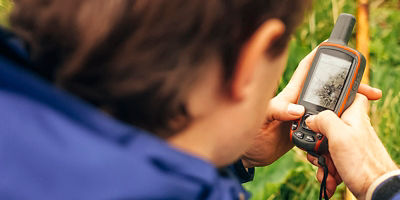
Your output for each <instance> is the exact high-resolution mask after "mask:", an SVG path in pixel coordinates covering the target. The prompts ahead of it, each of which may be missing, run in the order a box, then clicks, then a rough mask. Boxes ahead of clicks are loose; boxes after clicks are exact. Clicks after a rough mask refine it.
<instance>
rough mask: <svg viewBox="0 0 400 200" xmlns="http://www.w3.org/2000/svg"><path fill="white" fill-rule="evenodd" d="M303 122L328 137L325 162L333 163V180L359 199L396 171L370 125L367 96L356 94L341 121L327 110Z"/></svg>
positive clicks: (310, 158) (309, 157)
mask: <svg viewBox="0 0 400 200" xmlns="http://www.w3.org/2000/svg"><path fill="white" fill-rule="evenodd" d="M306 123H307V126H308V127H310V128H311V129H312V130H313V131H315V132H318V133H321V134H323V135H325V136H326V137H327V138H328V144H329V145H328V146H329V152H330V155H328V156H327V157H328V161H327V162H328V163H329V162H333V165H334V167H333V169H334V171H337V173H338V176H336V177H335V179H342V180H343V181H344V183H345V184H346V185H347V187H348V188H349V189H350V191H351V192H352V193H353V194H354V195H355V196H356V197H357V198H358V199H365V195H366V193H367V190H368V188H369V186H370V185H371V184H372V183H373V182H374V181H375V180H376V179H377V178H379V177H380V176H381V175H383V174H385V173H387V172H390V171H394V170H396V169H398V167H397V166H396V164H395V163H394V162H393V161H392V159H391V158H390V156H389V154H388V152H387V151H386V149H385V147H384V146H383V144H382V142H381V141H380V140H379V138H378V136H377V134H376V133H375V130H374V129H373V128H372V126H371V123H370V119H369V116H368V99H367V97H366V96H364V95H362V94H359V93H358V94H357V96H356V98H355V100H354V102H353V104H352V105H351V106H350V107H349V108H348V109H347V110H346V111H345V112H344V113H343V115H342V117H341V118H339V117H338V116H337V115H336V114H335V113H333V112H332V111H329V110H327V111H323V112H321V113H319V114H318V115H314V116H310V117H309V118H307V120H306ZM308 159H309V160H310V161H311V162H312V163H315V162H314V159H315V158H313V157H311V156H308ZM320 171H321V170H319V173H320ZM329 171H330V172H329V173H330V174H336V175H337V173H336V172H333V173H332V172H331V170H329ZM321 172H322V171H321ZM319 176H321V175H320V174H317V177H319ZM321 178H322V177H321ZM328 178H329V176H328ZM320 181H321V180H320Z"/></svg>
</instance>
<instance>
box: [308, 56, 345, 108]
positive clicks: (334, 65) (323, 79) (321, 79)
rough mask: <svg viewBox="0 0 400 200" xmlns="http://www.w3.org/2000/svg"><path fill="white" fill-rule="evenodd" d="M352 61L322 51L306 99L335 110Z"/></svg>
mask: <svg viewBox="0 0 400 200" xmlns="http://www.w3.org/2000/svg"><path fill="white" fill-rule="evenodd" d="M350 66H351V62H350V61H348V60H344V59H341V58H338V57H334V56H330V55H328V54H324V53H321V54H320V56H319V59H318V63H317V66H316V67H315V70H314V73H313V75H312V78H311V81H310V82H309V84H308V87H307V89H306V92H305V95H304V98H303V99H304V101H307V102H309V103H312V104H315V105H318V106H321V107H324V108H327V109H330V110H334V109H335V106H336V103H337V102H338V99H339V96H340V93H341V92H342V89H343V86H344V83H345V81H346V77H347V74H348V73H349V69H350Z"/></svg>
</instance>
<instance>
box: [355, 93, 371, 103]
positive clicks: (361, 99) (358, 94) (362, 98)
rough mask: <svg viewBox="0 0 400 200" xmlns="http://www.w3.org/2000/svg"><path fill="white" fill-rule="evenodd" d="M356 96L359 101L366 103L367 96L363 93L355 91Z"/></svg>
mask: <svg viewBox="0 0 400 200" xmlns="http://www.w3.org/2000/svg"><path fill="white" fill-rule="evenodd" d="M357 97H358V99H359V101H360V102H361V103H364V104H365V103H368V98H367V97H366V96H365V95H363V94H360V93H357Z"/></svg>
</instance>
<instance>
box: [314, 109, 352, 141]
mask: <svg viewBox="0 0 400 200" xmlns="http://www.w3.org/2000/svg"><path fill="white" fill-rule="evenodd" d="M306 123H307V126H308V127H309V128H311V130H313V131H314V132H316V133H321V134H323V135H325V136H326V137H327V138H328V140H331V138H332V137H338V136H339V135H340V133H339V132H341V131H338V130H343V128H345V127H346V126H347V125H346V124H345V123H344V122H343V121H342V120H341V119H340V118H339V117H338V116H337V115H336V114H335V113H334V112H332V111H330V110H325V111H323V112H320V113H319V114H318V115H312V116H310V117H308V118H307V119H306Z"/></svg>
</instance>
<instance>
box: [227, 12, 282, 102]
mask: <svg viewBox="0 0 400 200" xmlns="http://www.w3.org/2000/svg"><path fill="white" fill-rule="evenodd" d="M284 31H285V25H284V24H283V22H282V21H280V20H278V19H270V20H267V21H265V22H264V23H263V24H262V25H261V26H260V27H259V28H258V29H257V31H256V32H255V33H254V34H253V35H252V36H251V37H250V39H249V40H248V41H247V42H246V43H245V44H244V46H243V47H242V49H241V51H240V53H239V57H238V61H237V63H236V66H235V70H234V73H233V78H232V84H231V87H232V88H231V95H232V98H233V99H235V100H241V99H243V97H245V96H246V95H247V93H248V90H249V89H250V85H251V82H252V81H253V77H254V73H255V72H256V67H257V66H258V65H257V64H258V63H260V61H261V59H266V58H265V56H266V52H267V50H268V49H269V48H270V47H271V46H272V44H273V42H274V41H275V40H277V39H278V38H279V37H281V36H282V34H283V33H284ZM270 59H273V58H270Z"/></svg>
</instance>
